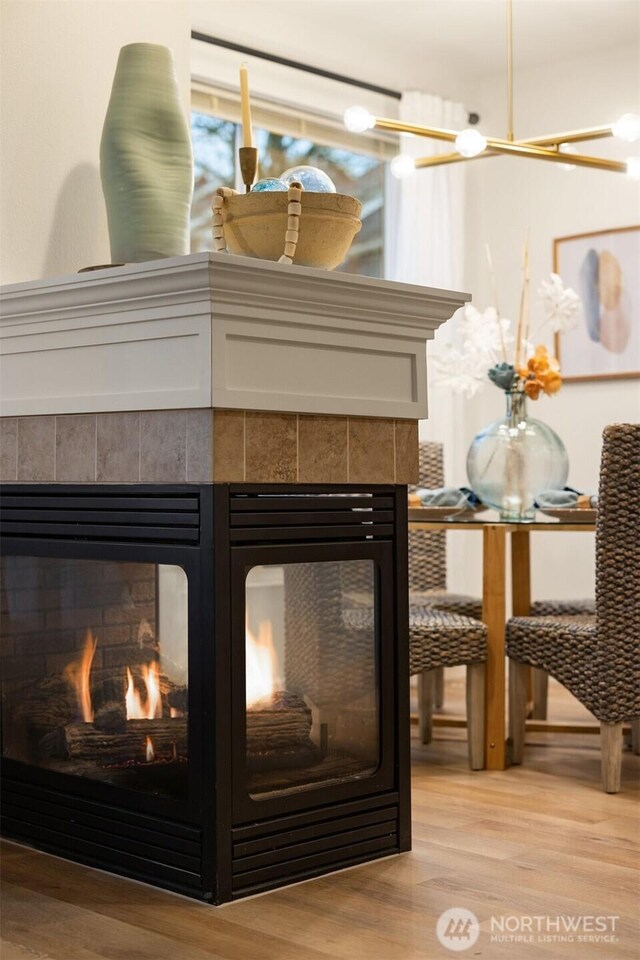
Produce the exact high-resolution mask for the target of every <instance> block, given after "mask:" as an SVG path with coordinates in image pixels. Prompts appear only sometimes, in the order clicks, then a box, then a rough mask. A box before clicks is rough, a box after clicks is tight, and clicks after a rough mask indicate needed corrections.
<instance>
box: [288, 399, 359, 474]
mask: <svg viewBox="0 0 640 960" xmlns="http://www.w3.org/2000/svg"><path fill="white" fill-rule="evenodd" d="M298 480H299V482H300V483H346V481H347V417H321V416H315V415H313V414H311V415H308V416H305V415H302V414H301V415H300V416H299V417H298Z"/></svg>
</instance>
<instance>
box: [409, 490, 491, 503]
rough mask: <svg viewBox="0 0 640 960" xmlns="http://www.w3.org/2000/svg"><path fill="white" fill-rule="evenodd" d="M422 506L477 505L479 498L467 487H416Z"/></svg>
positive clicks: (416, 493)
mask: <svg viewBox="0 0 640 960" xmlns="http://www.w3.org/2000/svg"><path fill="white" fill-rule="evenodd" d="M415 495H416V497H418V499H419V500H420V503H421V504H422V506H423V507H460V508H468V507H474V508H475V507H478V506H480V499H479V497H477V496H476V494H475V493H474V492H473V491H472V490H469V488H468V487H437V488H436V489H435V490H427V489H425V488H424V487H418V489H417V490H416V492H415Z"/></svg>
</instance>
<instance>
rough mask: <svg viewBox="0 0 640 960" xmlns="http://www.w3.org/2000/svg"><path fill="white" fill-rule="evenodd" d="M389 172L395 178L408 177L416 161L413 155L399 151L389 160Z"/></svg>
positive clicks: (413, 169) (402, 178) (403, 178)
mask: <svg viewBox="0 0 640 960" xmlns="http://www.w3.org/2000/svg"><path fill="white" fill-rule="evenodd" d="M390 169H391V173H392V175H393V176H394V177H395V178H396V180H406V179H407V177H410V176H411V174H412V173H414V171H415V169H416V162H415V160H414V159H413V157H409V156H407V154H406V153H399V154H398V156H397V157H394V158H393V160H392V161H391V167H390Z"/></svg>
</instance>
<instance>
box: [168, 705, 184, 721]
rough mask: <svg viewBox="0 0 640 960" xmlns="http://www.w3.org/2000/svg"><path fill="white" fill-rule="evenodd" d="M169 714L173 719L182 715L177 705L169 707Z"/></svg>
mask: <svg viewBox="0 0 640 960" xmlns="http://www.w3.org/2000/svg"><path fill="white" fill-rule="evenodd" d="M169 716H170V717H171V719H172V720H175V718H176V717H181V716H182V711H180V710H178V708H177V707H169Z"/></svg>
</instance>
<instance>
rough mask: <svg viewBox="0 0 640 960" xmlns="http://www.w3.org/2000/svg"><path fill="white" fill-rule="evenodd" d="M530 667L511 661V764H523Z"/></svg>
mask: <svg viewBox="0 0 640 960" xmlns="http://www.w3.org/2000/svg"><path fill="white" fill-rule="evenodd" d="M528 670H529V668H528V666H527V665H526V663H520V662H519V661H518V660H509V739H510V741H511V763H516V764H517V763H522V755H523V753H524V733H525V722H526V718H527V674H528Z"/></svg>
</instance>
